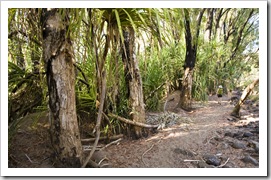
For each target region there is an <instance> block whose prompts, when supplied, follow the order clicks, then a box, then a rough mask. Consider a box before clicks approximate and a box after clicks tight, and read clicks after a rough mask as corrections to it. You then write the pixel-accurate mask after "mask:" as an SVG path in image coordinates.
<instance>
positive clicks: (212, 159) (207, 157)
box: [202, 154, 221, 166]
mask: <svg viewBox="0 0 271 180" xmlns="http://www.w3.org/2000/svg"><path fill="white" fill-rule="evenodd" d="M202 158H203V160H204V161H205V162H206V163H207V164H209V165H214V166H219V165H220V162H221V160H220V159H219V158H217V157H216V156H214V155H210V154H206V155H204V156H203V157H202Z"/></svg>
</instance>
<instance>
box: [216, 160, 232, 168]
mask: <svg viewBox="0 0 271 180" xmlns="http://www.w3.org/2000/svg"><path fill="white" fill-rule="evenodd" d="M229 160H230V158H228V159H227V161H226V162H225V163H223V164H221V165H220V166H218V167H219V168H221V167H224V166H225V165H226V164H227V163H228V162H229Z"/></svg>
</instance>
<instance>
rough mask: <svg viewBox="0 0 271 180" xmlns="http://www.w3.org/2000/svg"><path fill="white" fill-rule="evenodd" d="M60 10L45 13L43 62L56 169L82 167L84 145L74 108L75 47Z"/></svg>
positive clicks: (42, 17)
mask: <svg viewBox="0 0 271 180" xmlns="http://www.w3.org/2000/svg"><path fill="white" fill-rule="evenodd" d="M67 18H68V15H67V16H66V17H65V19H63V18H62V16H61V15H60V14H59V13H58V9H52V10H46V9H43V12H42V16H41V22H42V29H43V33H42V35H43V58H44V61H45V64H46V66H47V85H48V91H49V107H50V135H51V142H52V146H53V149H54V151H55V155H56V160H57V162H58V163H57V164H56V165H57V166H59V167H80V166H81V163H82V145H81V141H80V133H79V128H78V122H77V116H76V105H75V89H74V86H75V72H74V67H73V50H72V43H71V40H70V38H69V34H67V31H66V30H67V29H68V27H67V26H68V19H67Z"/></svg>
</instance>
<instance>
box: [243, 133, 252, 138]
mask: <svg viewBox="0 0 271 180" xmlns="http://www.w3.org/2000/svg"><path fill="white" fill-rule="evenodd" d="M250 136H253V133H251V132H245V133H244V134H243V137H250Z"/></svg>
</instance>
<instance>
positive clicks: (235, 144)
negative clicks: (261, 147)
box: [231, 142, 246, 149]
mask: <svg viewBox="0 0 271 180" xmlns="http://www.w3.org/2000/svg"><path fill="white" fill-rule="evenodd" d="M231 147H233V148H235V149H245V148H246V145H245V144H243V143H241V142H232V143H231Z"/></svg>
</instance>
